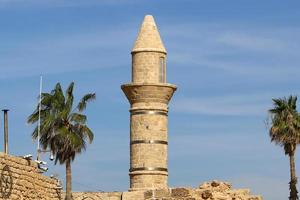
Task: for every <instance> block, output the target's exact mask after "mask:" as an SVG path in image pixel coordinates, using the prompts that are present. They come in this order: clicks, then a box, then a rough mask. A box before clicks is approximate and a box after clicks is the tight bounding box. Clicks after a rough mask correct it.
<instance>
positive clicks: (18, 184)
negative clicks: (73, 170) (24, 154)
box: [0, 152, 61, 200]
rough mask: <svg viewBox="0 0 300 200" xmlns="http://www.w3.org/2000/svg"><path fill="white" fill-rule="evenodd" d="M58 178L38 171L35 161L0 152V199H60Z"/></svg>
mask: <svg viewBox="0 0 300 200" xmlns="http://www.w3.org/2000/svg"><path fill="white" fill-rule="evenodd" d="M60 199H61V189H60V188H59V185H58V180H56V179H53V178H49V177H47V176H44V175H42V174H41V173H40V170H39V169H38V166H37V163H35V162H34V161H28V160H26V159H23V158H20V157H15V156H11V155H7V154H4V153H2V152H0V200H60Z"/></svg>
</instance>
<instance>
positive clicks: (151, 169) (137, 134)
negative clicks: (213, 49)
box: [122, 16, 176, 190]
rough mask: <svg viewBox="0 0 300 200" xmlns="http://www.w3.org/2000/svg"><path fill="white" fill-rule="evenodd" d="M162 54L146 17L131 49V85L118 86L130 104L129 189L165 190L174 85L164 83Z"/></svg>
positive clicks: (158, 38)
mask: <svg viewBox="0 0 300 200" xmlns="http://www.w3.org/2000/svg"><path fill="white" fill-rule="evenodd" d="M165 59H166V51H165V48H164V46H163V44H162V42H161V39H160V36H159V33H158V31H157V28H156V25H155V22H154V19H153V17H152V16H146V17H145V20H144V22H143V24H142V27H141V30H140V33H139V35H138V39H137V41H136V43H135V46H134V48H133V50H132V82H131V83H129V84H125V85H122V90H123V92H124V93H125V95H126V97H127V99H128V100H129V102H130V105H131V108H130V169H129V176H130V190H143V189H154V188H167V187H168V103H169V101H170V99H171V97H172V95H173V93H174V91H175V90H176V86H175V85H172V84H168V83H166V64H165Z"/></svg>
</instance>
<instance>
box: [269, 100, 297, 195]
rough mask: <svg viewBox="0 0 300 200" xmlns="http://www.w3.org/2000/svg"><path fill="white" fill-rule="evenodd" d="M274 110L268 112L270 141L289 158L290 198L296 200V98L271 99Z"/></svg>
mask: <svg viewBox="0 0 300 200" xmlns="http://www.w3.org/2000/svg"><path fill="white" fill-rule="evenodd" d="M273 103H274V108H273V109H270V110H269V113H270V114H271V122H272V126H271V128H270V130H269V135H270V137H271V141H272V142H275V143H276V144H278V145H280V146H282V147H283V149H284V152H285V155H288V156H289V157H290V173H291V181H290V183H289V185H290V197H289V200H297V199H299V198H298V191H297V186H296V185H297V177H296V169H295V153H296V148H297V145H298V144H299V143H300V115H299V113H298V111H297V104H296V103H297V97H296V96H289V98H286V97H284V98H279V99H273Z"/></svg>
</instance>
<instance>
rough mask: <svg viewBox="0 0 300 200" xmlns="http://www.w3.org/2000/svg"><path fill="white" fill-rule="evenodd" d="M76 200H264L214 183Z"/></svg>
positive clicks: (91, 195)
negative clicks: (195, 186) (196, 186)
mask: <svg viewBox="0 0 300 200" xmlns="http://www.w3.org/2000/svg"><path fill="white" fill-rule="evenodd" d="M73 197H74V200H262V197H260V196H253V195H251V194H250V191H249V190H248V189H232V188H231V185H230V184H229V183H225V182H219V181H212V182H207V183H204V184H202V185H200V186H199V187H198V188H172V189H171V188H170V189H157V190H148V191H132V192H112V193H107V192H74V193H73Z"/></svg>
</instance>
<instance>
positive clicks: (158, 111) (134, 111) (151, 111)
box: [131, 110, 168, 116]
mask: <svg viewBox="0 0 300 200" xmlns="http://www.w3.org/2000/svg"><path fill="white" fill-rule="evenodd" d="M143 114H144V115H145V114H146V115H147V114H148V115H165V116H168V113H167V112H164V111H160V110H132V111H131V115H143Z"/></svg>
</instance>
